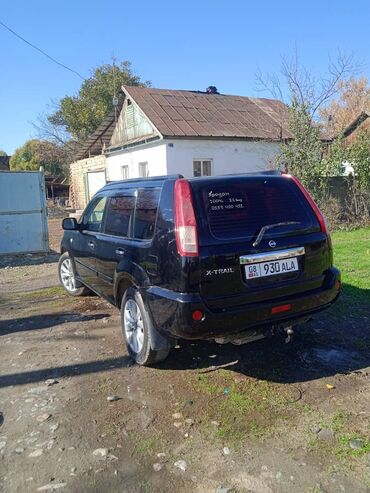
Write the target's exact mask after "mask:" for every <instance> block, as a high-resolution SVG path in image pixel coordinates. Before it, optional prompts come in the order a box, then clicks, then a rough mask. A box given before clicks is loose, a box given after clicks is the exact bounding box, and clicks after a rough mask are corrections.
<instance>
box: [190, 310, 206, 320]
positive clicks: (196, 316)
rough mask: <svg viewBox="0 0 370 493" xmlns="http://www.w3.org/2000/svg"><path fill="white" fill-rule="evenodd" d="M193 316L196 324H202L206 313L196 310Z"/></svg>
mask: <svg viewBox="0 0 370 493" xmlns="http://www.w3.org/2000/svg"><path fill="white" fill-rule="evenodd" d="M191 316H192V318H193V320H194V322H200V321H201V320H202V318H203V317H204V313H203V312H202V310H194V311H193V313H192V314H191Z"/></svg>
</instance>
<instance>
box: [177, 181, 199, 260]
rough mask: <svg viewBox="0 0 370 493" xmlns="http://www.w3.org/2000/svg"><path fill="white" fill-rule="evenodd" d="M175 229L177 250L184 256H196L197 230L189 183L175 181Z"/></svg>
mask: <svg viewBox="0 0 370 493" xmlns="http://www.w3.org/2000/svg"><path fill="white" fill-rule="evenodd" d="M175 231H176V244H177V250H178V252H179V254H180V255H182V256H186V257H197V256H198V231H197V222H196V220H195V214H194V207H193V198H192V194H191V189H190V183H189V182H188V181H187V180H184V179H181V180H176V182H175Z"/></svg>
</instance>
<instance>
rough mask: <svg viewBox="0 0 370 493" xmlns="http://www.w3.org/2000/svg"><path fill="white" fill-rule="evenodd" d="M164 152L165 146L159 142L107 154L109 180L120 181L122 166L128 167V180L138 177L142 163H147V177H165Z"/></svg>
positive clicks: (165, 150)
mask: <svg viewBox="0 0 370 493" xmlns="http://www.w3.org/2000/svg"><path fill="white" fill-rule="evenodd" d="M166 152H167V146H166V144H165V143H164V142H163V141H160V142H155V143H152V144H149V145H145V147H142V148H141V147H135V148H133V149H130V150H124V151H120V152H117V153H114V154H109V155H108V156H107V168H108V176H109V180H122V179H123V178H124V176H123V174H122V173H123V172H122V167H124V166H128V168H127V169H128V178H137V177H139V176H140V168H141V169H142V170H143V169H144V166H143V164H144V163H147V171H148V175H147V176H158V175H166V174H167V166H166ZM140 164H141V166H140Z"/></svg>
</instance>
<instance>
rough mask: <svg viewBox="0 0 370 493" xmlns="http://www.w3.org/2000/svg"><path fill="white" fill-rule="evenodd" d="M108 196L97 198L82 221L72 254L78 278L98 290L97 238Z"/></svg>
mask: <svg viewBox="0 0 370 493" xmlns="http://www.w3.org/2000/svg"><path fill="white" fill-rule="evenodd" d="M106 202H107V197H106V196H100V197H95V198H94V199H93V200H92V201H91V203H90V205H89V206H88V207H87V209H86V212H85V213H84V215H83V216H82V219H81V221H80V228H79V234H78V235H76V237H75V238H74V240H73V245H72V253H73V257H74V260H75V266H76V271H77V276H78V277H79V278H80V279H81V280H82V282H84V283H86V284H87V285H88V286H90V287H91V288H93V289H97V287H98V286H97V269H96V241H97V240H96V238H97V234H99V232H100V230H101V227H102V224H103V218H104V210H105V206H106Z"/></svg>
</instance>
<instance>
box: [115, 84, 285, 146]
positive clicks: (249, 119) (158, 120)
mask: <svg viewBox="0 0 370 493" xmlns="http://www.w3.org/2000/svg"><path fill="white" fill-rule="evenodd" d="M122 90H123V91H124V93H125V94H126V96H127V97H129V98H130V99H132V100H133V101H134V102H135V103H136V104H137V105H138V106H139V107H140V109H141V110H142V111H143V112H144V114H145V115H146V116H147V117H148V118H149V120H150V121H151V122H152V123H153V125H154V126H155V127H156V128H157V130H158V131H159V132H160V133H161V134H162V136H163V137H182V138H197V137H201V138H226V139H230V138H234V139H249V140H262V139H263V140H275V141H279V140H281V139H282V138H283V139H289V138H292V134H291V133H290V132H289V129H288V120H289V109H288V107H287V106H286V105H285V104H284V103H282V102H281V101H278V100H276V99H265V98H249V97H245V96H229V95H223V94H207V93H204V92H199V91H182V90H172V89H153V88H151V87H132V86H123V87H122Z"/></svg>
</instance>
